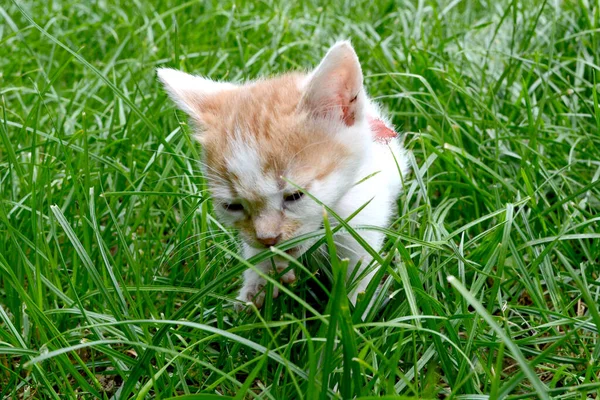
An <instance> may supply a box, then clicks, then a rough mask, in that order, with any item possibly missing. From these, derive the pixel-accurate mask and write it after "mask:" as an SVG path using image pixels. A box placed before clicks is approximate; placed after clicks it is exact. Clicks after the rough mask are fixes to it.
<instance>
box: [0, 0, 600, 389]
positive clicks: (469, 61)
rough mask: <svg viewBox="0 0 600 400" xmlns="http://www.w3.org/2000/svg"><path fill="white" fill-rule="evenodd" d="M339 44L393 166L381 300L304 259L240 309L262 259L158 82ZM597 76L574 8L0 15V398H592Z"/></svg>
mask: <svg viewBox="0 0 600 400" xmlns="http://www.w3.org/2000/svg"><path fill="white" fill-rule="evenodd" d="M340 38H350V39H351V40H352V42H353V44H354V46H355V48H356V51H357V53H358V55H359V57H360V59H361V61H362V63H363V69H364V72H365V75H366V85H367V88H368V90H369V92H370V94H371V95H372V96H374V97H375V98H377V99H378V100H379V101H380V102H381V103H382V104H383V105H384V107H385V108H386V109H388V110H389V112H390V115H391V116H392V120H393V122H394V124H395V125H396V127H397V128H398V130H399V132H402V134H403V135H404V136H405V145H406V147H407V148H409V149H411V150H412V154H413V155H414V157H412V158H411V163H412V169H413V173H412V174H411V175H410V177H409V180H408V181H407V182H406V190H405V191H404V193H403V194H402V196H401V197H400V198H399V200H398V206H399V210H400V213H399V216H398V218H397V220H396V221H395V222H394V223H393V224H392V225H391V226H390V227H389V230H387V233H388V239H387V241H386V245H385V247H384V249H383V250H382V251H381V252H380V255H379V256H377V257H376V258H378V259H379V262H380V263H381V264H382V265H383V267H384V269H383V271H385V275H381V276H379V279H378V282H380V283H382V284H383V287H384V289H385V290H384V291H383V295H381V296H376V299H375V300H374V303H375V305H376V307H375V309H374V311H373V312H371V313H369V314H368V316H367V317H366V320H365V321H361V319H360V316H361V314H362V312H363V310H364V305H365V304H366V303H368V302H369V301H370V300H371V299H370V297H371V296H375V293H374V292H375V291H374V290H370V291H368V292H367V293H366V294H365V295H364V297H363V298H362V301H361V302H359V306H358V307H357V308H356V309H354V308H353V307H352V306H349V305H348V303H347V301H346V296H345V288H344V286H343V285H342V284H340V282H339V280H338V279H335V278H334V277H336V276H338V274H340V273H341V270H342V268H343V262H338V261H337V260H336V259H332V260H331V262H330V261H321V262H317V261H314V259H313V257H310V255H308V256H306V257H305V258H306V260H305V261H306V262H305V263H304V265H305V267H303V268H301V267H299V266H298V267H297V268H296V271H297V273H298V276H299V280H298V282H297V283H296V284H294V285H293V286H292V287H288V286H284V288H286V289H287V293H284V294H282V295H280V296H279V297H278V298H277V299H274V300H270V301H267V304H266V305H265V307H264V309H263V310H261V311H260V312H258V311H256V310H254V311H253V312H250V313H249V314H245V313H244V314H237V313H235V312H234V310H233V303H232V299H233V298H234V297H235V295H236V291H237V290H238V288H239V285H240V280H239V278H240V275H241V272H242V271H243V270H244V269H245V268H247V267H248V265H249V264H250V263H253V262H257V261H258V260H262V259H265V258H267V257H271V256H272V253H268V252H267V253H264V254H261V255H259V256H257V257H255V258H254V259H251V260H249V261H246V260H243V259H241V258H240V257H239V256H238V252H237V245H236V239H235V235H234V234H233V233H232V232H230V231H227V230H225V229H224V228H223V227H222V226H221V225H220V224H219V222H218V221H217V220H216V219H215V218H214V217H213V214H212V205H211V200H210V198H209V197H207V196H206V194H207V193H206V186H205V182H204V180H203V177H202V175H201V172H200V170H199V166H198V164H197V163H196V159H198V157H199V156H198V154H199V152H200V151H201V150H200V149H199V148H198V146H196V144H195V143H193V141H192V139H191V138H190V136H189V128H188V126H187V125H186V122H185V121H186V118H185V116H184V115H183V114H182V113H180V112H178V111H176V110H175V108H174V106H173V105H172V103H171V102H170V101H169V100H168V99H167V97H166V95H165V93H164V91H163V90H162V89H161V88H160V86H159V84H158V81H157V79H156V76H155V73H154V70H155V68H156V67H167V66H168V67H174V68H179V69H182V70H185V71H188V72H194V73H199V74H203V75H207V76H210V77H212V78H215V79H227V80H242V79H248V78H255V77H259V76H265V75H270V74H275V73H278V72H283V71H287V70H290V69H308V68H310V67H312V66H314V65H315V64H316V63H317V62H318V60H319V59H320V58H321V57H322V56H323V54H324V52H325V51H326V49H327V48H328V47H329V45H330V44H332V43H333V42H334V41H335V40H336V39H340ZM599 70H600V8H599V5H598V3H596V2H595V1H594V0H579V1H574V0H564V1H558V0H557V1H533V0H531V1H527V0H513V1H507V0H498V1H492V0H481V1H466V0H465V1H461V0H455V1H446V0H438V1H433V0H431V1H430V0H428V1H425V0H422V1H409V0H395V1H390V0H370V1H340V2H331V4H325V2H324V3H323V4H317V2H316V1H312V0H303V1H298V2H292V1H290V2H281V3H278V2H274V1H271V0H265V1H256V2H253V1H230V0H224V1H213V0H207V1H203V0H197V1H196V0H193V1H187V2H179V1H173V0H166V1H157V2H151V1H146V0H132V1H120V2H116V1H95V2H91V1H75V0H54V1H40V0H37V1H29V0H24V1H19V0H17V1H16V2H12V1H5V2H2V3H1V4H0V96H1V100H0V139H1V140H0V398H6V399H21V398H23V399H34V398H35V399H38V398H44V399H45V398H53V399H71V398H96V397H97V398H106V399H108V398H130V397H134V398H140V399H141V398H168V397H171V396H181V395H195V396H192V397H188V398H195V399H213V398H215V397H214V396H217V395H218V396H224V397H225V398H234V397H235V398H236V399H254V398H261V399H275V400H279V399H307V400H312V399H328V398H335V399H351V398H362V399H367V398H375V397H379V396H387V397H385V398H387V399H409V398H421V399H439V398H449V399H532V398H540V399H550V398H553V399H596V398H600V362H599V361H598V360H600V335H599V329H600V312H599V303H600V266H599V262H600V229H599V227H600V215H599V214H600V213H599V212H600V110H599V108H598V101H599V100H598V97H599V94H598V92H599V90H598V88H600V86H599V85H600V82H598V81H600V73H599ZM364 229H368V227H365V228H364ZM355 233H356V234H358V235H360V230H357V231H356V232H355ZM319 234H320V235H321V237H322V241H326V240H327V239H328V237H330V234H331V232H320V233H319ZM320 264H321V265H320ZM317 271H318V272H317ZM272 289H273V288H272V286H269V287H268V290H272ZM372 289H374V288H372Z"/></svg>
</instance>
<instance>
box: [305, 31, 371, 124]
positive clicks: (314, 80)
mask: <svg viewBox="0 0 600 400" xmlns="http://www.w3.org/2000/svg"><path fill="white" fill-rule="evenodd" d="M305 88H306V89H305V93H304V95H303V96H302V100H301V102H300V107H302V108H304V109H306V110H307V111H308V112H310V113H311V114H312V115H316V116H319V117H325V118H327V119H334V120H339V121H342V122H343V123H344V124H345V125H346V126H352V125H354V123H355V122H356V121H357V120H358V119H360V118H362V106H363V103H364V94H363V74H362V70H361V68H360V63H359V61H358V57H357V56H356V52H355V51H354V49H353V48H352V45H351V44H350V42H348V41H343V42H338V43H336V44H335V45H334V46H333V47H331V49H329V51H328V52H327V54H326V55H325V58H323V60H322V61H321V63H320V64H319V66H318V67H317V68H316V69H315V70H314V71H313V72H312V73H311V74H310V75H309V77H308V80H307V83H306V86H305Z"/></svg>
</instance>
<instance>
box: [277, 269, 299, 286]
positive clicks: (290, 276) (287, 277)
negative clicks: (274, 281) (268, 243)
mask: <svg viewBox="0 0 600 400" xmlns="http://www.w3.org/2000/svg"><path fill="white" fill-rule="evenodd" d="M286 269H287V265H285V266H282V267H277V273H278V274H280V273H281V272H282V271H284V270H286ZM281 281H282V282H283V283H288V284H290V283H294V282H296V273H295V272H294V270H293V269H290V270H289V271H288V272H286V273H285V274H283V275H281Z"/></svg>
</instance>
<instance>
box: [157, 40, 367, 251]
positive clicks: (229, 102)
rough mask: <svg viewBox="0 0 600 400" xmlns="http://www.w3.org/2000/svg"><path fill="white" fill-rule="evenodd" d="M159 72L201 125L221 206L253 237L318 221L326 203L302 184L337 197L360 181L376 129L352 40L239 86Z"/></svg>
mask: <svg viewBox="0 0 600 400" xmlns="http://www.w3.org/2000/svg"><path fill="white" fill-rule="evenodd" d="M159 77H160V79H161V80H162V81H163V83H164V84H165V86H166V87H167V89H168V91H169V93H170V95H171V97H173V98H174V99H175V101H176V102H177V103H178V105H179V106H180V107H181V108H182V109H184V110H185V111H186V112H188V114H189V115H190V116H191V118H192V119H193V121H194V122H195V125H197V127H198V134H197V137H198V139H199V141H200V142H201V143H202V147H203V165H204V172H205V174H206V177H207V179H208V182H209V187H210V190H211V193H212V196H213V199H214V204H215V210H216V212H217V213H218V215H219V216H220V218H221V219H222V220H223V221H224V222H225V223H227V224H228V225H231V226H234V227H236V228H237V229H239V231H240V233H241V235H242V237H243V239H244V241H246V243H248V244H249V245H250V246H252V247H257V248H261V247H268V246H271V245H275V244H277V243H278V242H279V241H284V240H287V239H290V238H292V237H295V236H298V235H301V234H304V233H308V232H311V231H314V230H316V229H318V228H319V227H320V225H321V223H322V220H323V215H322V208H321V206H320V205H319V204H318V203H316V202H315V201H314V200H312V199H311V198H310V197H309V196H307V195H306V194H305V193H304V191H306V192H309V193H310V194H311V195H313V196H314V197H316V198H317V199H319V200H320V201H322V202H323V203H325V204H327V205H330V206H333V205H335V204H336V203H337V202H338V201H339V200H340V198H341V197H342V196H343V195H344V194H345V193H346V192H347V191H348V190H349V189H350V188H351V186H352V184H353V183H355V182H356V179H357V177H356V170H357V167H358V166H359V165H360V163H361V160H362V154H363V153H364V151H361V150H362V149H363V148H364V146H367V145H368V143H369V137H368V135H365V132H368V129H365V124H366V121H365V118H364V112H363V107H364V103H365V101H366V97H365V94H364V91H363V90H362V73H361V71H360V65H359V64H358V60H357V58H356V55H355V53H354V51H353V50H352V48H351V47H350V46H349V44H347V43H345V42H344V43H341V44H338V45H336V46H334V47H333V48H332V49H331V50H330V51H329V53H328V54H327V56H326V57H325V59H324V60H323V62H322V63H321V64H320V65H319V67H318V68H317V69H316V70H315V71H313V72H312V73H311V74H309V75H300V74H289V75H283V76H280V77H277V78H274V79H269V80H262V81H257V82H252V83H249V84H245V85H240V86H235V85H231V84H223V83H216V82H212V81H209V80H206V79H203V78H199V77H194V76H190V75H187V74H183V73H181V72H177V71H173V70H160V71H159ZM294 185H296V186H298V187H300V188H302V189H298V188H297V187H296V186H294ZM292 253H293V252H292Z"/></svg>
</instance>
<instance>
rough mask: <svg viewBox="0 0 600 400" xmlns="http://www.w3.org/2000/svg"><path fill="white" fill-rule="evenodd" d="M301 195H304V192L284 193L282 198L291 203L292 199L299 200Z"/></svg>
mask: <svg viewBox="0 0 600 400" xmlns="http://www.w3.org/2000/svg"><path fill="white" fill-rule="evenodd" d="M302 197H304V193H302V192H295V193H292V194H286V195H285V196H283V200H285V201H286V202H288V203H291V202H293V201H298V200H300V199H301V198H302Z"/></svg>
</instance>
